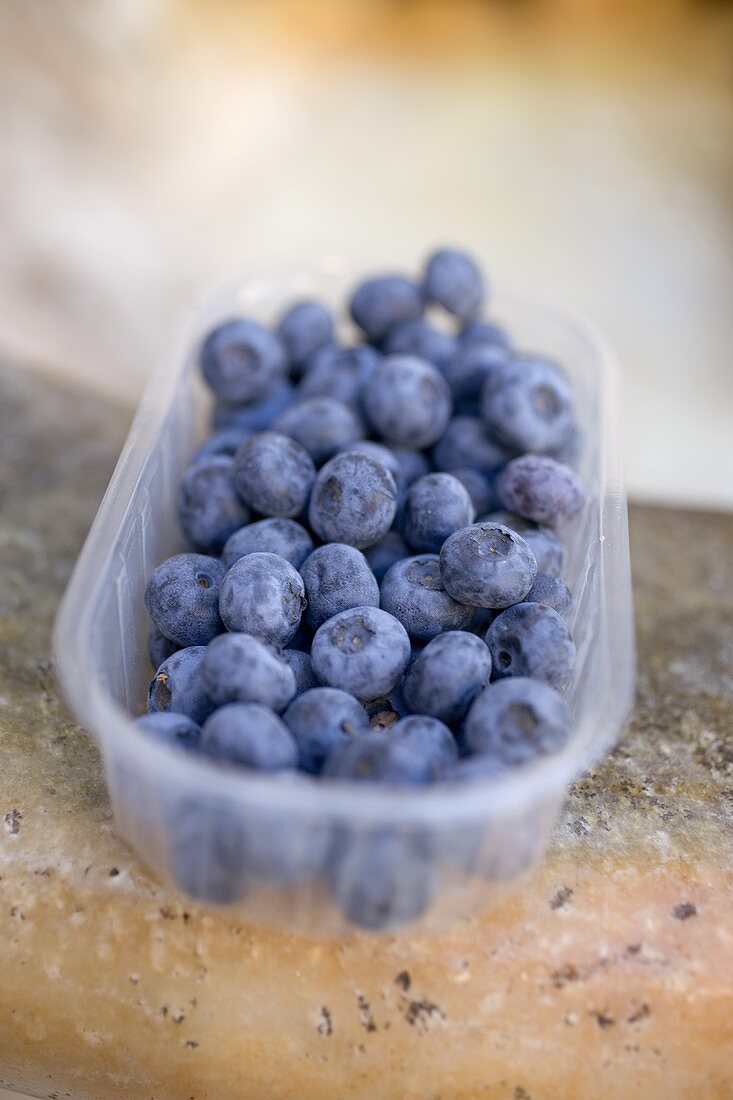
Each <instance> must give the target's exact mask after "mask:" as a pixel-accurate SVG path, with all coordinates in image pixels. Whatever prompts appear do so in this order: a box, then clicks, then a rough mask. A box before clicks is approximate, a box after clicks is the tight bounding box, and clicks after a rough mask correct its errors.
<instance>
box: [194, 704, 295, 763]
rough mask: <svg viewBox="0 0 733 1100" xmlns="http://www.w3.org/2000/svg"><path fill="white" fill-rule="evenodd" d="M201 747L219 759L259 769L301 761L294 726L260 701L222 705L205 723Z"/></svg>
mask: <svg viewBox="0 0 733 1100" xmlns="http://www.w3.org/2000/svg"><path fill="white" fill-rule="evenodd" d="M201 749H202V751H203V752H205V753H207V755H209V756H213V757H215V758H216V759H217V760H226V761H228V762H230V763H232V764H242V765H244V767H247V768H253V769H255V770H256V771H264V772H276V771H283V770H287V769H289V768H294V767H296V765H297V763H298V750H297V748H296V745H295V741H294V740H293V737H292V734H291V733H290V730H289V729H288V727H287V726H286V725H285V723H284V722H283V721H282V719H280V718H278V716H277V715H276V714H273V712H272V711H271V710H268V708H267V707H263V706H260V704H259V703H229V704H227V706H225V707H219V709H218V710H217V711H215V712H214V713H213V714H212V715H211V717H210V718H209V719H208V720H207V721H206V722H205V723H204V728H203V730H202V731H201Z"/></svg>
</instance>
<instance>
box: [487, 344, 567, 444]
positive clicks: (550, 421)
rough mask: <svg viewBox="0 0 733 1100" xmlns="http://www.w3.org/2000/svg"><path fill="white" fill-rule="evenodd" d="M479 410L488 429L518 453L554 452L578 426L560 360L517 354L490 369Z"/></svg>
mask: <svg viewBox="0 0 733 1100" xmlns="http://www.w3.org/2000/svg"><path fill="white" fill-rule="evenodd" d="M481 415H482V416H483V418H484V421H485V423H486V426H487V427H488V429H489V434H490V435H491V436H492V437H493V438H494V439H497V440H498V441H499V443H501V444H503V446H505V447H507V448H508V449H509V450H511V451H513V452H514V453H515V454H517V453H520V454H521V453H523V452H525V451H533V452H534V453H536V454H541V453H545V452H547V451H554V450H556V449H557V448H558V447H562V446H563V444H564V443H566V442H567V440H568V439H569V438H570V436H571V434H572V432H573V430H574V427H575V403H574V400H573V392H572V390H571V388H570V385H569V384H568V381H567V378H566V377H565V374H564V372H563V371H562V370H561V369H560V367H558V366H557V364H556V363H553V362H551V361H550V360H547V359H530V358H517V359H513V360H512V361H511V362H509V363H506V364H505V365H504V366H503V367H500V368H499V369H497V370H494V371H492V372H490V373H489V374H488V376H487V378H486V381H485V383H484V388H483V392H482V396H481Z"/></svg>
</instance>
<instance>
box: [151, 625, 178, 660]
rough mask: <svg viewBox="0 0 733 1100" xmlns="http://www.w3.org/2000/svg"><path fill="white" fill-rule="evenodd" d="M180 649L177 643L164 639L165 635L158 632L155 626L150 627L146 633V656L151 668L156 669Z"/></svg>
mask: <svg viewBox="0 0 733 1100" xmlns="http://www.w3.org/2000/svg"><path fill="white" fill-rule="evenodd" d="M180 648H181V647H180V646H179V645H178V643H177V642H172V641H171V640H170V638H166V636H165V634H164V633H163V632H162V631H161V630H158V628H157V626H151V628H150V630H149V631H148V656H149V657H150V663H151V665H152V666H153V668H158V667H159V666H160V665H162V664H163V661H166V660H167V659H168V658H169V657H171V656H172V655H173V654H174V653H175V652H176V651H177V650H179V649H180Z"/></svg>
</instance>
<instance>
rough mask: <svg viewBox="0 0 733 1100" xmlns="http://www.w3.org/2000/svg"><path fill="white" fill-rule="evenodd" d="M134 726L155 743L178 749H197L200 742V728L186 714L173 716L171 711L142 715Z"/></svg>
mask: <svg viewBox="0 0 733 1100" xmlns="http://www.w3.org/2000/svg"><path fill="white" fill-rule="evenodd" d="M135 725H136V726H137V727H138V728H139V729H141V730H144V731H145V733H147V734H149V736H151V737H153V738H155V740H156V741H163V742H164V743H165V744H168V745H173V746H174V747H175V748H179V749H189V750H191V749H197V748H198V747H199V741H200V740H201V727H200V726H199V725H198V724H197V723H196V722H193V721H192V720H191V719H190V718H189V717H188V716H187V715H186V714H175V713H174V712H173V711H159V712H158V713H156V714H143V716H142V717H141V718H136V719H135Z"/></svg>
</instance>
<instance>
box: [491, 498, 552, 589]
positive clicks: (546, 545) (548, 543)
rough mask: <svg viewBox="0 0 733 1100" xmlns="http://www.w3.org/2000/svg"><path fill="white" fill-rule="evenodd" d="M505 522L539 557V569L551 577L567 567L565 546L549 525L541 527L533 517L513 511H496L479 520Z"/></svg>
mask: <svg viewBox="0 0 733 1100" xmlns="http://www.w3.org/2000/svg"><path fill="white" fill-rule="evenodd" d="M484 521H485V522H487V523H503V524H504V526H505V527H509V528H511V530H512V531H517V532H518V533H519V534H520V535H521V536H522V538H523V539H524V541H525V542H526V543H527V546H529V548H530V550H531V551H532V553H533V554H534V556H535V557H536V558H537V569H538V571H539V572H540V573H548V574H549V575H550V576H551V577H559V575H560V574H561V573H562V571H563V568H564V567H565V547H564V546H563V544H562V542H561V541H560V539H559V538H558V537H557V535H556V534H555V532H554V531H551V530H550V528H549V527H540V526H538V525H537V524H536V523H533V522H532V520H531V519H522V517H521V516H516V515H514V513H513V512H504V511H494V512H490V513H489V515H487V516H483V517H482V519H481V520H480V521H479V522H484Z"/></svg>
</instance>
